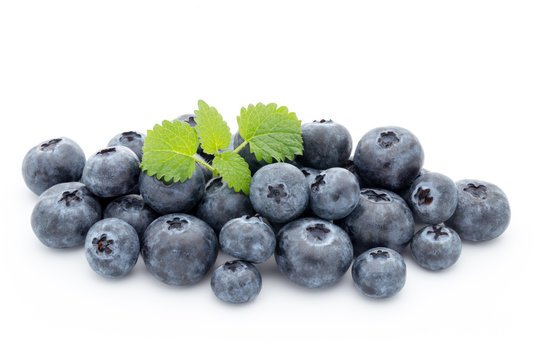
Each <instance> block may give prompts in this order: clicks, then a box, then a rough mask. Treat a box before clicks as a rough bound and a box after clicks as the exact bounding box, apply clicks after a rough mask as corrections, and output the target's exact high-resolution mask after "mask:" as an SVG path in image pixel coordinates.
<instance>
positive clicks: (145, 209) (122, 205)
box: [103, 195, 159, 239]
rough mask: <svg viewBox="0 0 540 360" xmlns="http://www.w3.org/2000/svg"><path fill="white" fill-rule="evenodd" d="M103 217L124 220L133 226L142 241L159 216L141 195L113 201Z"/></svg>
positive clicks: (123, 197) (126, 196)
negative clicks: (151, 224) (148, 228)
mask: <svg viewBox="0 0 540 360" xmlns="http://www.w3.org/2000/svg"><path fill="white" fill-rule="evenodd" d="M103 217H104V218H117V219H122V220H124V221H125V222H127V223H128V224H129V225H131V226H133V228H134V229H135V231H137V235H138V236H139V238H140V239H142V237H143V234H144V231H145V230H146V228H147V227H148V225H150V223H151V222H152V221H154V220H155V219H157V218H158V217H159V215H158V214H157V213H156V212H155V211H154V210H152V208H150V206H148V205H147V204H146V203H145V202H144V200H143V198H142V196H141V195H125V196H122V197H119V198H116V199H114V200H113V201H111V202H110V203H109V204H108V205H107V207H106V208H105V211H104V212H103Z"/></svg>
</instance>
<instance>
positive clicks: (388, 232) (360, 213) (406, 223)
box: [339, 189, 414, 254]
mask: <svg viewBox="0 0 540 360" xmlns="http://www.w3.org/2000/svg"><path fill="white" fill-rule="evenodd" d="M339 225H340V226H342V227H343V229H345V231H347V233H348V234H349V236H350V237H351V241H352V243H353V245H354V250H355V252H356V253H357V254H359V253H361V252H363V251H366V250H367V249H371V248H373V247H377V246H384V247H389V248H392V249H394V250H396V251H398V252H401V251H403V249H404V248H405V247H406V246H407V244H408V243H409V241H410V240H411V238H412V237H413V235H414V218H413V215H412V213H411V210H410V209H409V207H408V206H407V204H406V203H405V201H404V200H403V199H402V198H400V197H399V196H398V195H396V194H395V193H393V192H391V191H388V190H381V189H363V190H361V191H360V197H359V201H358V205H357V206H356V208H355V209H354V210H353V212H352V213H350V214H349V215H348V216H347V217H346V218H344V219H343V220H341V221H340V223H339Z"/></svg>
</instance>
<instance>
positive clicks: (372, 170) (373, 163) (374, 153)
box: [354, 126, 424, 192]
mask: <svg viewBox="0 0 540 360" xmlns="http://www.w3.org/2000/svg"><path fill="white" fill-rule="evenodd" d="M423 163H424V151H423V149H422V146H421V145H420V142H419V141H418V139H417V138H416V136H414V135H413V134H412V133H411V132H410V131H408V130H406V129H403V128H400V127H395V126H388V127H380V128H375V129H373V130H371V131H369V132H368V133H367V134H366V135H364V136H363V137H362V139H360V141H359V142H358V145H357V147H356V151H355V154H354V164H355V165H356V167H357V168H358V171H359V175H360V177H361V179H362V181H361V183H362V184H363V185H365V186H366V187H373V188H383V189H388V190H391V191H394V192H398V191H400V190H403V189H406V188H408V187H409V186H410V185H411V183H412V182H413V180H414V179H415V177H416V176H417V175H418V173H419V172H420V169H421V168H422V165H423Z"/></svg>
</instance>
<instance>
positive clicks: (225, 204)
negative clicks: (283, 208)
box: [197, 178, 255, 234]
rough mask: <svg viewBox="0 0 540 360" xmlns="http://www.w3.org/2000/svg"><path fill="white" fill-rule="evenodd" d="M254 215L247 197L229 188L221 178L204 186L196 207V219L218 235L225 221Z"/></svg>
mask: <svg viewBox="0 0 540 360" xmlns="http://www.w3.org/2000/svg"><path fill="white" fill-rule="evenodd" d="M254 214H255V211H254V210H253V207H252V206H251V202H250V201H249V197H248V196H247V195H245V194H244V193H241V192H236V191H234V190H233V189H231V188H229V186H228V185H227V183H224V182H223V181H222V180H221V178H214V179H212V180H210V181H209V182H208V183H207V184H206V188H205V191H204V194H203V196H202V199H201V202H200V203H199V206H198V207H197V217H198V218H199V219H201V220H203V221H205V222H206V223H207V224H208V225H210V226H211V227H212V229H214V231H215V232H216V234H219V232H220V230H221V228H222V227H223V225H225V223H226V222H227V221H229V220H231V219H235V218H237V217H240V216H243V215H254Z"/></svg>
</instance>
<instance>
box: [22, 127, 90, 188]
mask: <svg viewBox="0 0 540 360" xmlns="http://www.w3.org/2000/svg"><path fill="white" fill-rule="evenodd" d="M85 163H86V157H85V156H84V152H83V151H82V149H81V147H80V146H79V145H77V143H75V142H74V141H73V140H71V139H69V138H66V137H61V138H57V139H51V140H47V141H44V142H42V143H39V144H38V145H36V146H34V147H33V148H32V149H30V150H29V151H28V152H27V153H26V156H25V157H24V160H23V164H22V174H23V178H24V182H25V183H26V185H27V186H28V188H29V189H30V190H32V191H33V192H34V193H36V194H37V195H40V194H41V193H43V192H44V191H45V190H47V189H48V188H50V187H51V186H53V185H56V184H60V183H65V182H72V181H79V180H80V179H81V176H82V172H83V169H84V164H85Z"/></svg>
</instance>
